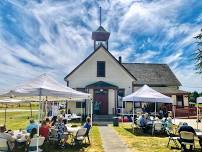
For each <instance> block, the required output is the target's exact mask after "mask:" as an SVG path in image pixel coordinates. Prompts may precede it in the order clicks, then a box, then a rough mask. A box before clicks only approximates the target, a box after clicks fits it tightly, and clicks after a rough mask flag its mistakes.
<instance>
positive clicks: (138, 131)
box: [124, 128, 166, 138]
mask: <svg viewBox="0 0 202 152" xmlns="http://www.w3.org/2000/svg"><path fill="white" fill-rule="evenodd" d="M124 129H125V130H126V131H128V132H130V133H131V134H133V135H135V136H146V137H159V138H164V137H166V133H164V132H159V133H155V135H152V132H151V130H147V131H146V132H143V130H142V129H141V128H124Z"/></svg>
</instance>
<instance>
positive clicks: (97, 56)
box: [64, 45, 136, 81]
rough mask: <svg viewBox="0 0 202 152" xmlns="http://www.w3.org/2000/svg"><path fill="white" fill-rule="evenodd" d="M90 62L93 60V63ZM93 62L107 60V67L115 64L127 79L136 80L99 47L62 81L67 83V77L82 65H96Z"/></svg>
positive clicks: (106, 51)
mask: <svg viewBox="0 0 202 152" xmlns="http://www.w3.org/2000/svg"><path fill="white" fill-rule="evenodd" d="M92 58H93V59H92ZM92 60H94V62H93V61H92ZM95 60H96V61H105V60H107V61H108V64H107V66H109V63H113V64H115V65H116V66H117V67H118V69H119V70H121V71H124V73H125V74H126V75H128V76H129V77H131V78H132V79H133V80H136V78H135V77H134V76H133V75H132V74H131V73H130V72H129V71H128V70H127V69H126V68H125V67H124V66H123V65H122V64H121V63H119V62H118V60H117V59H116V58H115V57H114V56H113V55H112V54H111V53H110V52H109V51H108V50H107V49H105V47H104V46H102V45H101V46H100V47H98V48H97V49H96V50H95V51H94V52H93V53H91V54H90V55H89V56H88V57H87V58H86V59H85V60H84V61H83V62H81V63H80V64H79V65H78V66H77V67H76V68H75V69H74V70H72V72H70V73H69V74H68V75H67V76H66V77H65V78H64V80H65V81H67V79H68V78H69V77H71V75H73V74H74V73H75V72H76V71H78V70H79V69H81V68H84V64H86V63H87V62H92V63H93V64H96V63H95ZM85 68H86V67H85ZM85 70H88V69H85ZM96 70H97V69H96ZM95 77H96V75H95Z"/></svg>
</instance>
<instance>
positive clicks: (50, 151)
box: [43, 143, 90, 152]
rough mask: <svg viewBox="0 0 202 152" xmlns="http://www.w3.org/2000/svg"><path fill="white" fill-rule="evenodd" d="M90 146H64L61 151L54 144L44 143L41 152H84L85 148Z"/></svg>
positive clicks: (84, 144)
mask: <svg viewBox="0 0 202 152" xmlns="http://www.w3.org/2000/svg"><path fill="white" fill-rule="evenodd" d="M89 146H90V144H86V143H83V144H81V145H74V146H73V145H70V144H66V145H65V148H64V149H61V148H60V147H59V146H57V145H56V144H50V143H45V144H44V146H43V152H63V151H68V152H84V151H85V149H86V148H88V147H89Z"/></svg>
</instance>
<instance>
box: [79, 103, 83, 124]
mask: <svg viewBox="0 0 202 152" xmlns="http://www.w3.org/2000/svg"><path fill="white" fill-rule="evenodd" d="M82 104H83V103H82V102H81V120H80V121H81V124H82V114H83V111H82V107H83V106H82Z"/></svg>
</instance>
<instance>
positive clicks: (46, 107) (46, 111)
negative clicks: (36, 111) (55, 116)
mask: <svg viewBox="0 0 202 152" xmlns="http://www.w3.org/2000/svg"><path fill="white" fill-rule="evenodd" d="M47 102H48V97H47V96H46V109H45V111H46V112H45V116H47V114H48V112H47Z"/></svg>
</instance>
